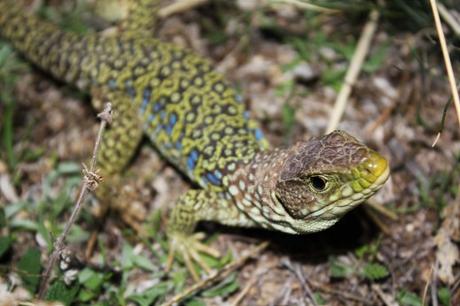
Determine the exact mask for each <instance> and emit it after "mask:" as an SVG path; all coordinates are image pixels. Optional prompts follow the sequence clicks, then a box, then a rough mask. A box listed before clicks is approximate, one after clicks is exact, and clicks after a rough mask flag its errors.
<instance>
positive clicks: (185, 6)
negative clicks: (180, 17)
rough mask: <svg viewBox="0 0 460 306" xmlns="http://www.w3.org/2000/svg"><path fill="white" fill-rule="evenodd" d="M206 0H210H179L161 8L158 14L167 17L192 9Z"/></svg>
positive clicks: (206, 0)
mask: <svg viewBox="0 0 460 306" xmlns="http://www.w3.org/2000/svg"><path fill="white" fill-rule="evenodd" d="M206 2H208V0H177V1H176V2H174V3H173V4H171V5H168V6H166V7H164V8H161V9H160V10H159V11H158V16H160V17H161V18H166V17H168V16H170V15H173V14H177V13H181V12H184V11H187V10H190V9H192V8H194V7H196V6H199V5H202V4H205V3H206Z"/></svg>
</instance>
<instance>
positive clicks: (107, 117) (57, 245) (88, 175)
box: [38, 103, 112, 299]
mask: <svg viewBox="0 0 460 306" xmlns="http://www.w3.org/2000/svg"><path fill="white" fill-rule="evenodd" d="M98 117H99V118H101V120H102V122H101V125H100V127H99V132H98V134H97V138H96V143H95V145H94V150H93V155H92V157H91V162H90V167H89V169H86V166H84V165H83V173H84V179H83V184H82V186H81V188H80V192H79V194H78V199H77V201H76V203H75V206H74V209H73V211H72V214H71V215H70V218H69V219H68V220H67V222H66V224H65V226H64V230H63V231H62V233H61V234H60V235H59V237H58V238H57V239H56V241H55V242H54V244H53V252H52V253H51V255H50V257H49V259H48V264H47V266H46V269H45V271H44V272H43V274H42V280H41V284H40V290H39V292H38V298H39V299H42V298H43V297H44V294H45V293H46V291H47V289H48V286H49V279H50V276H51V271H52V269H53V267H54V264H55V262H56V260H57V259H58V258H59V254H60V253H61V252H62V250H63V249H64V247H65V240H66V238H67V235H68V233H69V231H70V228H71V227H72V225H73V224H74V223H75V221H76V219H77V218H78V216H79V214H80V210H81V208H82V207H83V200H84V199H85V196H86V193H87V192H88V191H89V190H94V189H95V188H96V187H97V185H98V183H99V182H100V180H101V177H100V176H98V175H97V172H96V159H97V158H96V157H97V153H98V151H99V147H100V143H101V139H102V134H103V133H104V130H105V128H106V126H107V124H108V123H110V121H111V119H112V105H111V104H110V103H107V104H106V105H105V107H104V110H103V111H102V113H100V114H99V115H98Z"/></svg>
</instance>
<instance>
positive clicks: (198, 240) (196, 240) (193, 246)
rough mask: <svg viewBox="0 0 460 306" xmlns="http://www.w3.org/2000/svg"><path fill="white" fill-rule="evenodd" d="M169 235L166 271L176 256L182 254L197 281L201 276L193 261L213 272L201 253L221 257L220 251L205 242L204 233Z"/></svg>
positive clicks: (208, 271)
mask: <svg viewBox="0 0 460 306" xmlns="http://www.w3.org/2000/svg"><path fill="white" fill-rule="evenodd" d="M168 236H169V254H168V260H167V262H166V271H167V272H168V271H169V270H170V269H171V266H172V263H173V260H174V256H175V255H176V254H180V255H181V256H182V257H183V259H184V262H185V265H186V266H187V269H188V270H189V271H190V274H191V275H192V277H193V279H194V280H195V281H198V280H199V276H198V274H197V272H196V270H195V267H194V266H193V263H194V262H195V263H197V264H198V265H199V266H200V267H201V268H202V269H203V270H204V271H206V273H207V274H210V273H211V268H210V267H209V266H208V264H207V263H206V262H205V261H203V259H202V258H201V257H200V254H199V253H204V254H207V255H210V256H212V257H220V253H219V251H217V250H216V249H214V248H211V247H209V246H207V245H206V244H204V243H203V242H202V240H203V239H204V237H205V235H204V233H196V234H193V235H186V234H183V233H176V232H175V233H171V234H169V235H168Z"/></svg>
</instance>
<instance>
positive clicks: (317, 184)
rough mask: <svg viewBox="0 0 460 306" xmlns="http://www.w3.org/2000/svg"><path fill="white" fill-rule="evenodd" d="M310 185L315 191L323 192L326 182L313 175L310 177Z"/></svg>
mask: <svg viewBox="0 0 460 306" xmlns="http://www.w3.org/2000/svg"><path fill="white" fill-rule="evenodd" d="M310 184H311V186H312V187H313V188H314V189H316V190H317V191H324V190H325V189H326V184H327V181H326V179H325V178H323V177H321V176H317V175H315V176H312V177H310Z"/></svg>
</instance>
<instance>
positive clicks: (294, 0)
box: [269, 0, 340, 13]
mask: <svg viewBox="0 0 460 306" xmlns="http://www.w3.org/2000/svg"><path fill="white" fill-rule="evenodd" d="M269 2H270V3H277V2H278V3H285V4H291V5H294V6H296V7H297V8H300V9H304V10H311V11H316V12H321V13H339V12H340V11H339V10H335V9H330V8H327V7H323V6H320V5H316V4H313V3H309V2H307V1H305V0H303V1H301V0H270V1H269Z"/></svg>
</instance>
